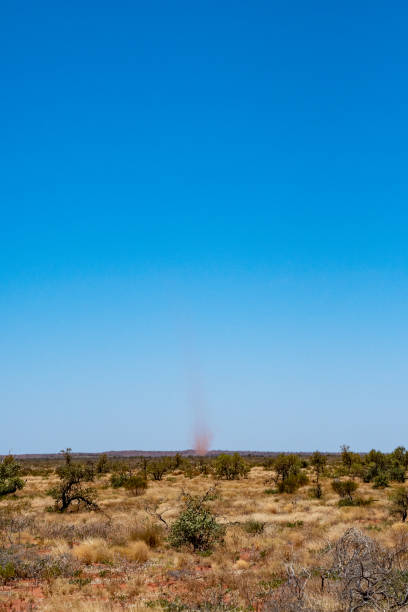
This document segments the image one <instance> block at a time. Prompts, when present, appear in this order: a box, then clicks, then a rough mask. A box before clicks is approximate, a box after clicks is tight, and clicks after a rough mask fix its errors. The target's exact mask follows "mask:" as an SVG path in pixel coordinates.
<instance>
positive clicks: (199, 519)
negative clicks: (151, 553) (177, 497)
mask: <svg viewBox="0 0 408 612" xmlns="http://www.w3.org/2000/svg"><path fill="white" fill-rule="evenodd" d="M208 493H209V492H207V494H206V495H204V497H195V496H191V495H187V496H186V498H185V503H184V508H183V510H182V512H181V513H180V515H179V516H178V518H177V519H176V520H175V522H174V523H173V524H172V525H171V527H170V533H169V537H168V540H169V543H170V545H171V546H174V547H175V548H178V547H180V546H185V545H187V546H191V547H192V548H193V550H194V551H197V550H199V551H203V550H210V549H211V548H212V546H213V545H214V544H215V543H216V542H217V541H219V540H221V539H222V538H223V536H224V533H225V529H224V527H223V526H222V525H220V524H218V523H217V520H216V517H215V516H214V515H213V513H212V512H211V511H210V510H209V509H208V508H207V507H206V505H205V501H206V500H207V499H208Z"/></svg>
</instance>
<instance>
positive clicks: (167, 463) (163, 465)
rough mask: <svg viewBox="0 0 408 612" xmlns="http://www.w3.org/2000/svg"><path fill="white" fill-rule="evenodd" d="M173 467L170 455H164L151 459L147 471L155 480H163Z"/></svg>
mask: <svg viewBox="0 0 408 612" xmlns="http://www.w3.org/2000/svg"><path fill="white" fill-rule="evenodd" d="M171 468H172V462H171V460H169V458H168V457H163V458H161V459H157V460H155V461H150V462H149V464H148V466H147V471H148V472H149V473H150V474H151V476H152V479H153V480H162V478H163V476H164V475H165V474H166V472H168V471H169V470H170V469H171Z"/></svg>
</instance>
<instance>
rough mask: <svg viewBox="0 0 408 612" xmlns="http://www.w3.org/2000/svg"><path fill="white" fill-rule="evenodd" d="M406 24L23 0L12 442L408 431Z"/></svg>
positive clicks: (398, 440)
mask: <svg viewBox="0 0 408 612" xmlns="http://www.w3.org/2000/svg"><path fill="white" fill-rule="evenodd" d="M407 18H408V9H407V6H406V4H405V3H403V2H395V3H393V4H392V6H391V5H389V4H387V3H385V2H370V3H368V2H360V3H355V2H348V1H345V2H344V1H343V2H331V3H327V2H323V1H322V2H317V1H316V2H313V1H312V2H309V3H305V2H302V1H300V0H299V1H293V2H291V3H284V2H269V1H268V2H266V1H265V2H263V1H262V2H252V3H249V2H239V1H238V2H237V1H236V0H235V1H234V2H229V1H225V2H219V1H218V2H212V1H206V2H201V1H196V2H184V1H178V0H176V1H175V2H164V1H152V2H148V3H145V2H143V3H142V2H118V3H111V2H105V1H100V0H99V1H98V2H93V1H88V2H75V1H74V2H69V3H68V2H58V3H55V2H47V1H44V2H39V3H23V2H18V1H17V2H16V1H13V2H12V1H6V2H4V3H3V5H2V19H1V23H0V52H1V56H2V58H3V62H2V65H1V69H0V78H1V90H2V95H1V97H0V112H1V117H2V124H1V125H2V129H1V133H2V137H1V143H0V173H1V180H0V207H1V223H0V321H1V323H0V325H1V344H0V347H1V349H0V383H1V384H0V405H1V411H2V426H1V429H0V453H1V452H6V451H8V450H9V449H11V450H12V451H14V452H28V451H31V452H41V451H58V450H59V449H60V448H62V447H65V446H71V447H72V448H73V449H74V450H78V451H80V450H81V451H85V450H109V449H131V448H133V449H176V448H189V447H191V445H192V440H193V435H192V432H193V428H194V422H195V420H197V419H200V418H201V419H203V420H205V421H206V423H207V426H208V427H209V428H210V429H211V431H212V434H213V440H212V443H211V446H212V447H213V448H229V449H235V448H239V449H257V450H314V449H315V448H319V449H321V450H337V449H338V447H339V446H340V444H342V443H347V444H350V445H351V446H352V447H353V448H355V449H358V450H367V449H369V448H371V447H373V446H374V447H379V448H381V449H384V450H387V449H391V448H393V447H395V446H397V445H398V444H406V445H408V440H406V436H407V434H406V431H407V421H408V418H407V416H406V415H407V410H406V408H407V392H408V378H407V366H408V349H407V346H408V342H407V340H408V331H407V324H406V314H407V306H408V287H407V272H408V247H407V230H408V207H407V196H408V178H407V177H408V175H407V142H408V138H407V137H408V133H407V132H408V125H407V117H406V109H407V103H408V85H407V79H406V66H407V65H408V49H407V45H406V23H407Z"/></svg>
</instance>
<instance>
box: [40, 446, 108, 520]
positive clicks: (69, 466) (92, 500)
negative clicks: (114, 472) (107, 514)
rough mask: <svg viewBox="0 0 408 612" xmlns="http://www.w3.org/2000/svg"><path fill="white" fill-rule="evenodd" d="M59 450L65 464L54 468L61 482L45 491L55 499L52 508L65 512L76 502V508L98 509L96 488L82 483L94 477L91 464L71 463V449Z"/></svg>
mask: <svg viewBox="0 0 408 612" xmlns="http://www.w3.org/2000/svg"><path fill="white" fill-rule="evenodd" d="M61 452H62V453H63V455H64V457H65V464H64V465H61V466H60V467H58V468H57V469H56V470H55V471H56V473H57V474H58V476H59V477H60V480H61V483H60V484H59V485H57V486H56V487H53V488H52V489H49V490H48V491H47V495H50V496H51V497H53V498H54V500H55V504H54V510H56V511H58V512H65V511H66V510H67V509H68V508H69V507H70V505H71V504H72V503H73V502H77V509H78V510H79V508H80V507H81V506H82V507H85V508H86V509H87V510H99V506H98V504H97V503H96V490H95V489H94V488H92V487H85V486H84V483H87V482H91V481H93V479H94V469H93V465H80V464H74V463H72V457H71V449H66V451H61Z"/></svg>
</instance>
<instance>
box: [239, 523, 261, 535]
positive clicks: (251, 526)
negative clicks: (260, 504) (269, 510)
mask: <svg viewBox="0 0 408 612" xmlns="http://www.w3.org/2000/svg"><path fill="white" fill-rule="evenodd" d="M264 528H265V523H261V521H255V520H250V521H247V522H246V523H244V524H243V529H244V531H246V532H247V533H249V534H251V535H258V534H259V533H262V532H263V530H264Z"/></svg>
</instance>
